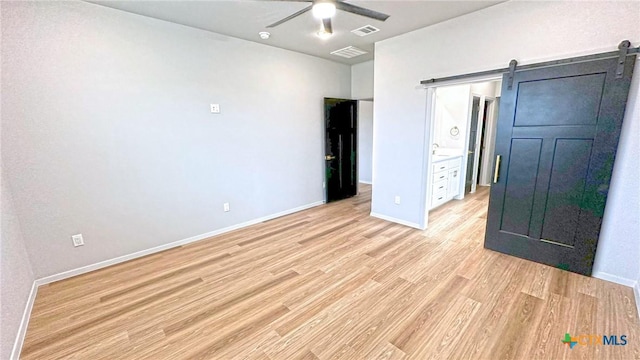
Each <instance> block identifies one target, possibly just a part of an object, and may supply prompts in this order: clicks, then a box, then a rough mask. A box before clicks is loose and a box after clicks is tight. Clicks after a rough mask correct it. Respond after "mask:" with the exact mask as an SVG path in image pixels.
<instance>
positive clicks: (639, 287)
mask: <svg viewBox="0 0 640 360" xmlns="http://www.w3.org/2000/svg"><path fill="white" fill-rule="evenodd" d="M633 292H634V293H635V294H636V308H637V309H638V319H640V281H638V282H636V286H634V287H633Z"/></svg>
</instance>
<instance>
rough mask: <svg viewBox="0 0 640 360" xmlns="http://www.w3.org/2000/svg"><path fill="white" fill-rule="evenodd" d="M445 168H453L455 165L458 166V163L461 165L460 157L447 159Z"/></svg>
mask: <svg viewBox="0 0 640 360" xmlns="http://www.w3.org/2000/svg"><path fill="white" fill-rule="evenodd" d="M447 163H448V164H447V169H455V168H457V167H460V165H462V158H459V157H458V158H455V159H451V160H449V161H447Z"/></svg>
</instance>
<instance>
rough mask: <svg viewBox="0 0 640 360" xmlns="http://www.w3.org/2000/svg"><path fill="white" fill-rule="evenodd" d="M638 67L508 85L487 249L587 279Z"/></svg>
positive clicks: (526, 75) (602, 63) (552, 73)
mask: <svg viewBox="0 0 640 360" xmlns="http://www.w3.org/2000/svg"><path fill="white" fill-rule="evenodd" d="M634 63H635V56H627V57H626V62H625V66H624V74H623V75H622V76H621V77H620V76H619V78H616V67H617V65H618V59H601V60H592V61H588V62H581V63H572V64H568V65H558V66H551V67H545V68H537V69H532V70H526V71H518V72H516V73H515V75H514V79H513V86H512V87H511V89H509V88H508V79H507V75H505V76H504V79H503V85H502V98H501V104H500V118H499V120H498V130H497V137H496V146H495V149H496V151H495V154H496V155H498V156H500V161H499V163H500V164H499V166H497V169H496V168H494V171H495V174H496V175H497V182H495V180H496V179H494V182H495V183H494V184H493V186H492V187H491V195H490V202H489V213H488V219H487V230H486V236H485V247H486V248H488V249H492V250H496V251H500V252H503V253H506V254H510V255H514V256H517V257H521V258H525V259H529V260H533V261H536V262H540V263H544V264H548V265H552V266H557V267H560V268H563V269H566V270H569V271H573V272H577V273H580V274H585V275H590V274H591V268H592V266H593V260H594V256H595V251H596V246H597V243H598V236H599V233H600V226H601V223H602V216H603V213H604V207H605V202H606V200H607V193H608V190H609V182H610V179H611V172H612V169H613V162H614V158H615V154H616V149H617V146H618V138H619V136H620V128H621V125H622V118H623V116H624V110H625V105H626V102H627V94H628V91H629V86H630V82H631V75H632V72H633V65H634ZM496 162H498V161H497V159H496ZM494 166H495V165H494Z"/></svg>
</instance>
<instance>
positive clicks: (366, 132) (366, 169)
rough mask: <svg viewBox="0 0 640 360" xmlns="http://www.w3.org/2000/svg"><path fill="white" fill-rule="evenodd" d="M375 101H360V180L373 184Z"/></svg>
mask: <svg viewBox="0 0 640 360" xmlns="http://www.w3.org/2000/svg"><path fill="white" fill-rule="evenodd" d="M372 155H373V101H368V100H360V101H358V180H359V181H360V182H365V183H369V184H370V183H371V182H372V177H371V174H372V171H371V168H372V165H373V158H372Z"/></svg>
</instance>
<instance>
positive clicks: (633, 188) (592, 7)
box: [372, 1, 640, 282]
mask: <svg viewBox="0 0 640 360" xmlns="http://www.w3.org/2000/svg"><path fill="white" fill-rule="evenodd" d="M639 23H640V3H638V2H538V1H531V2H524V1H522V2H520V1H510V2H506V3H501V4H498V5H495V6H492V7H490V8H487V9H484V10H481V11H478V12H474V13H471V14H468V15H465V16H462V17H459V18H455V19H452V20H449V21H446V22H442V23H439V24H436V25H433V26H430V27H427V28H424V29H420V30H416V31H413V32H411V33H408V34H405V35H401V36H397V37H394V38H391V39H388V40H383V41H381V42H378V43H376V59H375V64H374V67H375V89H374V98H375V102H374V118H375V122H374V132H375V134H376V138H375V142H374V154H375V159H374V162H375V167H374V174H373V177H374V179H375V182H376V183H375V187H374V188H373V199H372V200H373V202H372V211H373V212H375V213H378V214H381V215H383V216H386V217H388V218H395V219H398V220H400V221H404V222H405V223H411V224H414V225H417V226H420V225H422V223H423V221H424V213H423V210H424V208H423V205H424V201H425V196H424V193H423V171H422V169H423V164H424V163H425V161H426V159H425V156H424V155H425V152H424V145H425V138H428V137H426V136H425V130H426V129H425V113H426V92H425V91H424V90H421V89H420V88H419V87H418V84H419V82H420V80H423V79H430V78H437V77H442V76H448V75H455V74H461V73H468V72H473V71H481V70H487V69H494V68H503V67H505V66H506V65H507V64H508V63H509V60H511V59H517V60H518V61H519V62H520V63H521V64H527V63H534V62H538V61H544V60H551V59H558V58H565V57H569V56H576V55H581V54H590V53H596V52H600V51H611V50H613V49H616V47H617V45H618V44H619V43H620V41H621V40H623V39H629V40H631V42H632V44H634V46H638V45H640V28H639V27H638V24H639ZM593 24H598V26H594V25H593ZM460 43H464V46H465V54H466V55H465V54H460V53H459V52H455V51H453V52H452V51H451V44H460ZM468 54H473V56H468ZM638 73H640V71H638V70H637V69H636V74H638ZM636 78H637V76H636ZM633 86H634V89H635V90H634V91H636V92H635V94H636V95H635V96H636V97H637V88H638V82H637V79H636V81H635V82H634V85H633ZM632 100H633V101H630V103H629V105H628V112H627V117H626V119H625V125H624V128H623V132H622V138H621V139H620V146H619V153H618V158H617V159H616V164H615V169H614V174H613V179H612V182H611V191H610V199H609V201H608V203H607V213H606V214H605V224H604V225H603V231H602V234H601V238H600V244H599V248H598V255H597V258H596V264H595V267H594V270H596V271H599V272H600V275H599V276H603V275H602V274H603V273H606V274H610V275H612V276H613V278H618V279H625V280H628V281H630V282H633V281H634V280H635V279H636V277H637V274H638V266H639V265H638V260H637V259H638V258H637V254H638V253H639V251H638V247H640V244H639V243H638V241H637V234H638V229H639V226H640V224H639V222H640V209H638V206H637V205H636V206H634V205H630V204H632V203H631V202H629V201H620V199H622V198H626V199H631V198H636V199H637V196H638V191H640V184H639V181H640V180H639V179H640V176H638V173H637V170H635V169H637V168H638V159H639V158H640V156H639V154H638V151H639V150H638V149H640V138H638V137H637V136H636V135H637V134H638V127H637V126H638V125H637V124H638V118H637V115H635V116H636V118H632V117H631V114H633V113H635V114H638V112H637V108H638V106H640V104H638V102H637V99H632ZM632 109H635V110H632ZM632 123H635V125H634V124H632ZM634 129H635V130H634ZM395 195H400V196H402V204H401V205H395V204H394V203H393V200H394V196H395ZM635 204H638V202H637V201H636V203H635Z"/></svg>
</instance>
